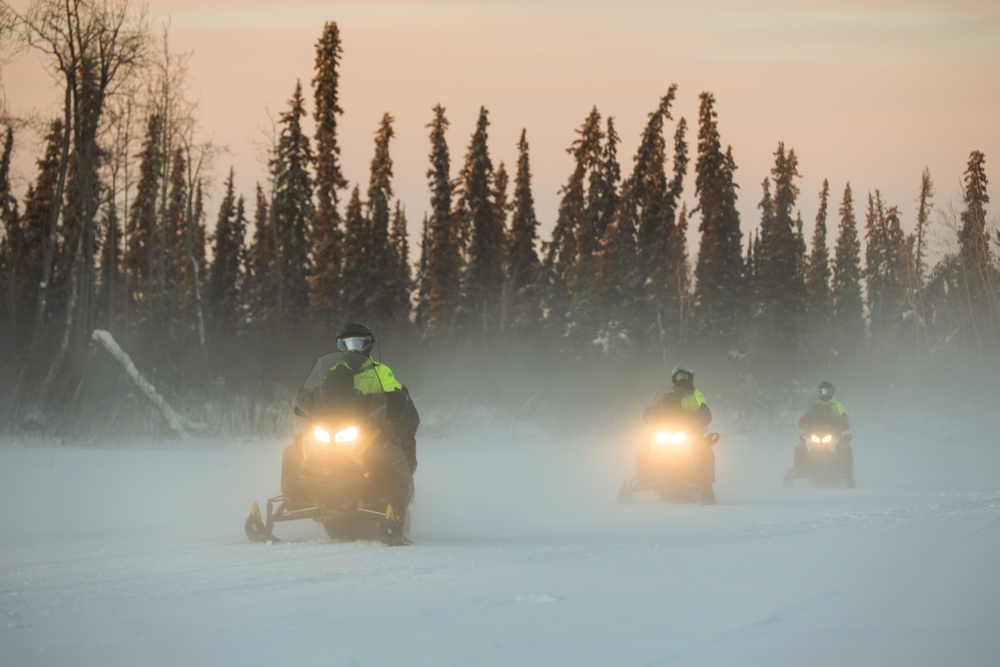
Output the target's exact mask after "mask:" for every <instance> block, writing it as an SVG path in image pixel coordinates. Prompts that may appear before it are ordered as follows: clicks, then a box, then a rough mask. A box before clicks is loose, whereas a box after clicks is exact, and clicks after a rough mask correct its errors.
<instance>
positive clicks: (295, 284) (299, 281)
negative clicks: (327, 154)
mask: <svg viewBox="0 0 1000 667" xmlns="http://www.w3.org/2000/svg"><path fill="white" fill-rule="evenodd" d="M305 115H306V111H305V107H304V102H303V99H302V84H301V83H300V82H296V84H295V92H294V93H293V94H292V98H291V99H290V100H289V102H288V111H286V112H284V113H282V114H281V117H280V119H279V125H280V126H281V131H280V136H279V138H278V145H277V147H276V151H275V155H274V156H273V158H272V159H271V164H270V167H271V174H272V177H273V178H274V199H273V201H272V203H271V214H272V216H273V217H274V224H275V231H276V234H277V239H278V257H279V258H280V271H281V285H282V294H281V320H282V322H283V323H286V324H292V325H296V324H300V323H302V322H303V321H304V320H305V318H306V316H307V314H308V309H309V275H310V273H311V264H310V261H309V243H308V238H307V233H308V226H309V223H310V222H311V221H312V219H313V210H314V209H313V200H312V194H313V193H312V177H311V176H310V175H309V169H310V168H311V167H312V165H313V162H314V157H313V153H312V148H311V147H310V145H309V138H308V137H307V136H306V135H305V134H304V133H303V132H302V118H303V117H305Z"/></svg>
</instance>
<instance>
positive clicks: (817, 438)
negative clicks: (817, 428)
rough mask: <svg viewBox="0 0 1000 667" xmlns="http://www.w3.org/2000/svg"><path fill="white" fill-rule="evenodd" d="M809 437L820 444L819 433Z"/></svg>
mask: <svg viewBox="0 0 1000 667" xmlns="http://www.w3.org/2000/svg"><path fill="white" fill-rule="evenodd" d="M809 439H810V440H812V441H813V442H814V443H816V444H819V436H818V435H812V436H810V438H809Z"/></svg>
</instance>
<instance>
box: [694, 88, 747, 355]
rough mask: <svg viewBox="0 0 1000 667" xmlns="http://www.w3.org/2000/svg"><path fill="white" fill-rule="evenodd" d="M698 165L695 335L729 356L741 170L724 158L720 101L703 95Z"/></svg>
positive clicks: (738, 262)
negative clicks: (737, 179)
mask: <svg viewBox="0 0 1000 667" xmlns="http://www.w3.org/2000/svg"><path fill="white" fill-rule="evenodd" d="M700 98H701V110H700V114H699V121H698V128H699V129H698V159H697V162H696V163H695V174H696V177H695V197H697V198H698V205H697V206H696V207H695V208H694V211H692V212H696V213H700V214H701V222H700V223H699V225H698V231H699V232H700V233H701V243H700V244H699V248H698V262H697V264H696V265H695V281H696V282H695V306H694V307H695V317H696V319H697V324H696V326H695V331H696V333H697V336H698V340H699V342H700V343H702V344H703V345H705V346H706V347H707V348H708V349H710V350H715V351H718V352H725V351H727V350H726V349H725V347H726V346H731V345H733V344H734V343H736V342H737V339H738V333H739V331H740V324H741V317H740V310H741V292H742V289H741V280H742V274H743V232H742V231H741V230H740V219H739V212H738V210H737V208H736V187H737V186H736V184H735V183H734V181H733V171H734V170H735V168H736V167H735V165H734V164H733V162H732V154H731V151H728V150H727V152H725V153H723V151H722V142H721V138H720V136H719V128H718V120H717V118H718V114H716V112H715V97H714V96H713V95H712V94H711V93H702V94H701V96H700Z"/></svg>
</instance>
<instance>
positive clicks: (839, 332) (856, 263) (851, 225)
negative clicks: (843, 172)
mask: <svg viewBox="0 0 1000 667" xmlns="http://www.w3.org/2000/svg"><path fill="white" fill-rule="evenodd" d="M838 212H839V213H840V223H839V225H838V231H837V243H836V246H835V248H834V258H833V284H832V286H831V293H832V297H833V331H834V336H835V338H834V348H835V349H836V350H837V352H838V354H840V355H843V354H851V353H857V352H858V351H860V350H861V348H862V346H863V345H864V342H865V314H864V301H863V299H862V296H861V242H860V240H859V238H858V222H857V218H856V217H855V214H854V195H853V193H852V192H851V184H850V183H848V184H847V185H846V186H844V195H843V198H842V199H841V202H840V208H839V209H838Z"/></svg>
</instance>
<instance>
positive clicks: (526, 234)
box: [505, 129, 542, 332]
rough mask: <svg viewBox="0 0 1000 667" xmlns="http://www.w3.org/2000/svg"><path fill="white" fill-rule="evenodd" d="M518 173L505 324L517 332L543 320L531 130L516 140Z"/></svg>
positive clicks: (532, 328) (533, 328) (529, 329)
mask: <svg viewBox="0 0 1000 667" xmlns="http://www.w3.org/2000/svg"><path fill="white" fill-rule="evenodd" d="M517 155H518V157H517V174H516V175H515V176H514V201H513V202H512V204H513V211H512V212H511V219H510V233H509V235H508V240H507V290H506V291H507V303H508V305H507V312H508V317H507V319H506V322H505V324H506V326H507V328H508V329H510V330H511V331H514V332H536V331H537V330H538V328H539V327H540V326H541V320H542V304H541V299H542V285H541V278H542V273H541V263H540V262H539V261H538V250H537V242H538V218H537V217H536V215H535V199H534V195H533V194H532V192H531V158H530V155H529V146H528V133H527V130H525V129H522V130H521V138H520V140H519V141H518V143H517Z"/></svg>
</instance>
